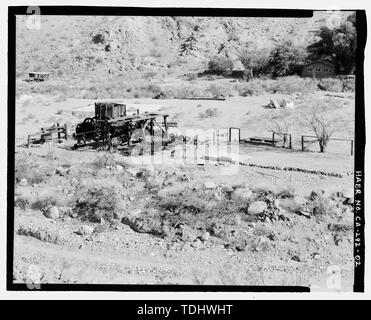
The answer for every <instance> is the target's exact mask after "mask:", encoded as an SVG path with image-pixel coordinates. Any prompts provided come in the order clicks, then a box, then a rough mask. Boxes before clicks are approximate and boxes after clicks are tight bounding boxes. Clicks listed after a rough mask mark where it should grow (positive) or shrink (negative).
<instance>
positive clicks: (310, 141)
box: [301, 135, 354, 156]
mask: <svg viewBox="0 0 371 320" xmlns="http://www.w3.org/2000/svg"><path fill="white" fill-rule="evenodd" d="M307 138H309V139H307ZM328 141H329V143H330V142H331V141H343V142H350V155H351V156H353V153H354V140H352V139H340V138H331V139H329V140H328ZM317 142H318V137H317V136H308V135H302V136H301V151H305V150H306V149H307V147H308V146H309V145H311V144H313V143H317ZM305 144H307V145H305Z"/></svg>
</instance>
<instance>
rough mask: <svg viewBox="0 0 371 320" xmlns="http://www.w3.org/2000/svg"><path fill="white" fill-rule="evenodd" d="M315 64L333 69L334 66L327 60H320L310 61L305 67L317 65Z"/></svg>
mask: <svg viewBox="0 0 371 320" xmlns="http://www.w3.org/2000/svg"><path fill="white" fill-rule="evenodd" d="M317 63H319V64H324V65H326V66H329V67H335V64H334V63H332V62H331V61H329V60H321V59H319V60H315V61H312V62H310V63H307V64H306V65H305V66H306V67H307V66H310V65H313V64H317Z"/></svg>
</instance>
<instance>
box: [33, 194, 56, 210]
mask: <svg viewBox="0 0 371 320" xmlns="http://www.w3.org/2000/svg"><path fill="white" fill-rule="evenodd" d="M59 203H60V198H57V197H56V196H55V195H44V196H41V197H39V198H38V199H37V200H36V201H35V202H33V203H32V204H31V208H32V209H33V210H40V211H43V210H44V209H45V208H46V207H48V206H56V205H58V204H59Z"/></svg>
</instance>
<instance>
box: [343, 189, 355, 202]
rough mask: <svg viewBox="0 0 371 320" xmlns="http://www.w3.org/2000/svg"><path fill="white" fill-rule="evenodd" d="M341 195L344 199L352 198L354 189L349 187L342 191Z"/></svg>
mask: <svg viewBox="0 0 371 320" xmlns="http://www.w3.org/2000/svg"><path fill="white" fill-rule="evenodd" d="M342 194H343V197H344V198H346V199H352V198H353V197H354V189H353V188H349V189H346V190H343V191H342Z"/></svg>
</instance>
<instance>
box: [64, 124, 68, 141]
mask: <svg viewBox="0 0 371 320" xmlns="http://www.w3.org/2000/svg"><path fill="white" fill-rule="evenodd" d="M64 135H65V139H66V141H67V137H68V129H67V123H65V124H64Z"/></svg>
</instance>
